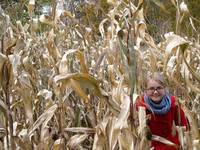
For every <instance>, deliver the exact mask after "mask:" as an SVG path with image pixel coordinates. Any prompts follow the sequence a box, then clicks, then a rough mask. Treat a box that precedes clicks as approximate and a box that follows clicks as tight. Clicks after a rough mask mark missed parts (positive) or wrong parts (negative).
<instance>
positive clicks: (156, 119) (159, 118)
mask: <svg viewBox="0 0 200 150" xmlns="http://www.w3.org/2000/svg"><path fill="white" fill-rule="evenodd" d="M139 106H143V107H145V108H146V110H147V106H146V104H145V102H144V97H142V100H140V101H138V102H137V103H136V107H137V108H138V107H139ZM179 110H180V118H179V117H178V116H179V115H178V113H179ZM147 114H149V115H150V119H149V121H148V125H149V128H150V130H151V133H152V134H154V135H158V136H161V137H164V138H166V139H168V140H170V141H171V142H173V143H175V144H176V145H178V146H179V145H180V142H179V139H178V132H176V134H175V135H174V136H173V135H172V128H173V121H174V123H175V125H177V126H185V127H186V128H187V120H186V117H185V114H184V112H183V110H182V109H178V106H177V105H176V104H175V97H174V96H171V108H170V110H169V112H168V113H167V114H165V115H156V114H152V113H151V112H150V111H148V110H147ZM179 119H180V125H179ZM152 146H153V147H154V150H176V148H174V147H171V146H168V145H166V144H163V143H161V142H157V141H152Z"/></svg>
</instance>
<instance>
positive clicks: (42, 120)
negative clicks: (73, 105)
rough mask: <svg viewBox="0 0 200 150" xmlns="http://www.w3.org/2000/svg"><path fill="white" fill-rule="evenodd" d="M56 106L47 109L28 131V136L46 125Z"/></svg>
mask: <svg viewBox="0 0 200 150" xmlns="http://www.w3.org/2000/svg"><path fill="white" fill-rule="evenodd" d="M57 108H58V106H57V105H56V104H54V105H53V106H51V107H50V108H49V109H47V110H46V111H45V112H44V113H43V114H42V115H40V117H39V118H38V119H37V120H36V121H35V122H34V124H33V126H32V127H31V128H30V130H29V133H28V134H29V136H31V135H32V133H33V132H34V131H35V130H36V129H37V128H38V127H39V126H40V125H43V128H44V127H45V126H46V125H47V123H48V122H49V121H50V119H51V118H52V117H53V115H54V113H55V111H56V110H57Z"/></svg>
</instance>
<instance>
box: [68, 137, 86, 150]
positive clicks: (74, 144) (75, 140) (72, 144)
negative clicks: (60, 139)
mask: <svg viewBox="0 0 200 150" xmlns="http://www.w3.org/2000/svg"><path fill="white" fill-rule="evenodd" d="M87 137H88V135H87V134H82V135H80V134H76V135H74V136H72V137H71V138H70V139H69V141H68V143H67V145H68V146H69V148H70V149H74V148H76V147H77V146H78V145H79V144H80V143H82V142H83V141H84V140H85V139H86V138H87Z"/></svg>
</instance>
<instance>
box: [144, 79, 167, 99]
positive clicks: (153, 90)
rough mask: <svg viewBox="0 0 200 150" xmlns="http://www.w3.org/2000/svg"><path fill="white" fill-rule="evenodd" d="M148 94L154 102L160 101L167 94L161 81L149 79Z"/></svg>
mask: <svg viewBox="0 0 200 150" xmlns="http://www.w3.org/2000/svg"><path fill="white" fill-rule="evenodd" d="M146 95H147V96H148V97H149V98H150V99H151V100H153V101H154V102H160V101H161V99H162V97H163V96H164V95H165V88H164V87H163V86H162V85H161V84H160V83H159V82H157V81H155V80H153V79H149V80H148V82H147V89H146Z"/></svg>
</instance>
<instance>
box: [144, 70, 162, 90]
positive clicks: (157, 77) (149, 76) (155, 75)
mask: <svg viewBox="0 0 200 150" xmlns="http://www.w3.org/2000/svg"><path fill="white" fill-rule="evenodd" d="M150 79H153V80H155V81H157V82H158V83H159V84H160V85H162V86H164V87H165V86H166V85H165V81H164V77H163V74H161V73H160V72H153V73H148V74H147V76H146V80H145V85H144V86H145V88H147V83H148V81H149V80H150Z"/></svg>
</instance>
